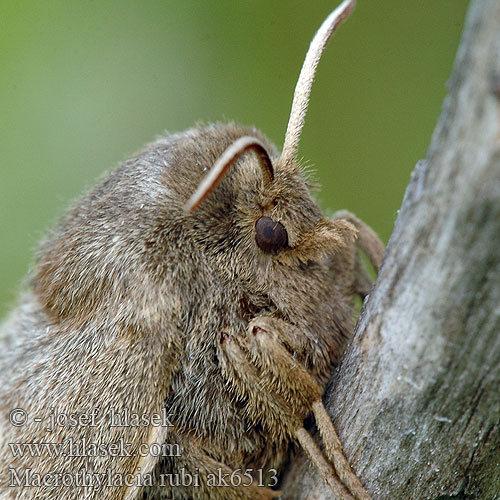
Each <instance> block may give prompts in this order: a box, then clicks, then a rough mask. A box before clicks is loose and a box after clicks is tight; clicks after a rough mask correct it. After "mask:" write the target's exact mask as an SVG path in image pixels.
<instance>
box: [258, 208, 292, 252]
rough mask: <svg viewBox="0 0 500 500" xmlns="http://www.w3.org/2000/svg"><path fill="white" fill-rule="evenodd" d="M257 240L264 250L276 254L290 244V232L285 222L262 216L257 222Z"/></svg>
mask: <svg viewBox="0 0 500 500" xmlns="http://www.w3.org/2000/svg"><path fill="white" fill-rule="evenodd" d="M255 241H256V242H257V245H258V247H259V248H260V249H261V250H262V251H263V252H266V253H274V254H275V253H278V252H279V251H280V250H283V248H286V247H287V246H288V234H287V232H286V229H285V228H284V226H283V224H281V223H279V222H276V221H274V220H273V219H271V218H270V217H261V218H260V219H259V220H258V221H257V223H256V224H255Z"/></svg>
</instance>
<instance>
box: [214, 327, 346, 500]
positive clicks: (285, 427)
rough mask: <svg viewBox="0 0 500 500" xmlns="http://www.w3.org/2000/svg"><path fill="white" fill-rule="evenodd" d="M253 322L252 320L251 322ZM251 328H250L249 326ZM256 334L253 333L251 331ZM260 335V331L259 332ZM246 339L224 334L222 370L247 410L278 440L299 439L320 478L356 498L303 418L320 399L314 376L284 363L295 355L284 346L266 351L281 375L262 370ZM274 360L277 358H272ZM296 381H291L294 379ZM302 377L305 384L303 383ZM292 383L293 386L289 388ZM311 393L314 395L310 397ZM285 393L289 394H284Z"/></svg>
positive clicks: (340, 499) (342, 497)
mask: <svg viewBox="0 0 500 500" xmlns="http://www.w3.org/2000/svg"><path fill="white" fill-rule="evenodd" d="M252 323H253V322H252ZM250 330H251V328H250ZM251 335H253V333H251ZM257 335H258V336H260V333H258V334H257ZM244 340H245V339H240V340H238V339H237V338H236V337H232V336H229V335H227V336H225V337H224V338H223V342H222V344H221V345H222V352H223V353H224V355H223V356H222V357H221V360H222V366H223V370H224V371H226V373H227V375H228V380H231V381H232V382H233V383H234V384H235V385H234V387H235V388H236V389H237V391H238V393H239V395H240V396H241V397H244V396H246V397H247V400H248V406H247V412H248V413H249V415H250V416H251V417H253V419H254V421H255V422H256V423H260V424H261V425H263V426H264V427H265V428H266V429H267V430H268V431H269V433H270V434H271V435H272V436H275V439H276V440H280V439H282V440H288V439H290V438H292V439H295V440H297V441H298V442H299V443H300V445H301V446H302V447H303V448H304V449H305V451H306V453H307V454H308V456H309V458H310V460H311V462H312V463H313V464H314V465H315V467H316V469H317V470H318V472H319V474H320V476H321V478H322V479H323V480H324V481H325V483H326V484H327V485H328V486H329V487H330V489H331V491H332V492H333V494H334V495H335V498H336V499H337V500H354V497H353V496H352V495H351V494H350V493H349V492H348V490H347V489H346V487H345V486H344V485H343V484H342V483H341V482H340V480H339V478H338V477H337V474H336V472H335V469H334V467H333V466H332V464H331V463H330V462H329V461H328V460H327V459H326V457H325V456H324V454H323V452H322V451H321V450H320V448H319V446H318V445H317V444H316V443H315V441H314V440H313V438H312V436H311V435H310V434H309V433H308V432H307V431H306V430H305V429H304V426H303V421H304V418H305V417H306V416H307V415H308V414H309V413H310V412H311V408H310V401H312V399H315V398H320V399H321V391H320V389H319V387H318V385H317V384H316V383H315V382H314V381H313V380H312V377H310V375H309V374H308V373H307V372H305V369H303V368H302V369H301V370H300V373H302V372H305V373H306V377H302V376H300V375H299V374H298V373H297V372H293V370H292V372H291V378H289V377H287V375H289V374H290V370H289V368H290V364H289V362H288V360H287V361H286V366H284V365H282V364H281V362H282V360H283V357H282V355H283V354H284V353H286V357H287V358H289V359H293V358H292V356H290V354H288V352H287V351H286V349H284V348H283V347H281V346H279V347H278V348H277V349H273V348H271V349H267V350H265V351H264V355H265V356H267V355H269V356H270V357H269V359H268V361H267V362H268V363H269V364H273V363H274V364H275V365H276V366H281V367H282V368H284V371H283V372H282V373H281V379H280V378H279V377H278V378H276V377H275V373H276V372H280V370H279V368H278V369H277V370H274V369H273V370H266V369H263V370H259V368H262V365H261V366H260V367H259V366H258V365H257V364H255V363H254V360H253V359H252V356H251V355H250V351H249V350H246V349H245V347H244ZM249 357H250V359H249ZM273 360H274V361H273ZM296 366H299V365H298V364H297V365H296ZM292 380H293V381H294V382H291V381H292ZM300 381H303V384H301V383H300ZM285 386H289V388H290V390H286V389H285ZM311 394H312V395H313V397H312V399H311ZM285 396H286V397H285Z"/></svg>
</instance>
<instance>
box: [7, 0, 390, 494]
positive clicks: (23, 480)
mask: <svg viewBox="0 0 500 500" xmlns="http://www.w3.org/2000/svg"><path fill="white" fill-rule="evenodd" d="M352 8H353V1H351V0H346V1H344V2H343V3H342V4H341V5H340V6H339V7H338V8H337V9H336V10H335V11H334V12H333V13H332V14H331V15H330V16H329V17H328V18H327V20H326V21H325V22H324V23H323V25H322V26H321V28H320V30H319V31H318V33H317V34H316V36H315V38H314V39H313V42H312V43H311V47H310V49H309V52H308V54H307V56H306V60H305V62H304V67H303V69H302V72H301V75H300V77H299V81H298V84H297V88H296V93H295V96H294V103H293V106H292V112H291V116H290V122H289V125H288V129H287V133H286V138H285V144H284V148H283V151H282V153H281V154H279V153H278V151H277V150H276V149H275V148H274V147H273V146H272V145H271V144H270V143H269V141H268V140H267V139H266V137H265V136H263V135H262V134H261V133H260V132H258V131H257V130H255V129H251V128H244V127H240V126H238V125H235V124H225V125H223V124H211V125H206V126H199V127H197V128H195V129H192V130H188V131H186V132H183V133H179V134H174V135H170V136H167V137H165V138H162V139H159V140H157V141H156V142H154V143H152V144H150V145H149V146H147V147H146V148H145V149H144V150H143V151H142V152H141V153H139V154H138V155H137V156H135V157H134V158H132V159H130V160H129V161H126V162H125V163H123V164H122V165H120V166H119V167H118V168H117V169H116V170H114V171H113V172H112V173H111V174H110V175H109V177H108V178H107V179H106V180H104V181H103V182H102V183H101V184H100V185H98V186H97V187H96V188H95V189H93V190H92V191H90V193H89V194H87V195H86V196H84V197H83V198H82V199H81V200H79V202H78V203H77V204H76V205H75V206H74V208H73V209H72V210H71V212H70V213H69V215H68V216H67V218H66V219H65V221H64V222H63V223H62V224H61V225H60V226H58V227H57V228H55V229H54V230H53V232H52V233H51V234H50V235H49V236H48V237H47V238H46V239H45V241H44V242H43V243H42V245H41V248H40V251H39V254H38V260H37V263H36V266H35V268H34V270H33V273H32V276H31V279H30V287H29V289H28V290H27V291H26V292H25V293H24V295H23V296H22V297H21V300H20V304H19V306H18V308H17V309H16V310H15V311H13V313H12V314H11V316H10V317H9V318H8V320H7V322H6V323H5V324H4V325H3V327H2V336H3V338H2V342H3V344H4V348H3V350H2V353H1V358H0V363H1V365H0V376H1V378H2V380H1V384H0V474H1V477H0V479H1V484H0V488H1V489H0V499H2V500H4V499H11V498H12V499H13V498H16V499H32V498H44V499H50V500H52V499H58V498H65V499H81V498H88V499H104V500H117V499H126V500H132V499H138V498H141V499H142V498H145V499H149V500H152V499H167V498H175V499H191V498H192V499H212V500H223V499H227V500H233V499H248V500H250V499H252V500H255V499H257V500H258V499H270V498H275V497H277V496H279V495H280V492H279V491H277V490H276V489H273V487H275V486H276V482H277V477H278V474H279V470H280V468H281V467H282V466H283V464H284V463H285V461H286V459H287V457H288V454H289V449H290V444H291V443H292V442H295V443H298V444H300V445H301V446H302V447H303V448H304V449H305V450H306V452H307V453H308V455H309V457H310V458H311V460H312V462H313V463H314V465H315V466H316V467H317V468H318V470H319V472H320V474H321V475H322V477H323V478H324V480H325V481H326V482H327V483H328V485H329V486H330V488H331V489H332V491H333V493H334V495H335V496H336V497H337V498H342V499H349V498H357V499H368V498H370V497H369V495H368V494H367V493H366V491H365V490H364V489H363V487H362V485H361V483H360V481H359V480H358V479H357V478H356V476H355V475H354V474H353V473H352V471H351V470H350V467H349V464H348V463H347V461H346V460H345V458H344V457H343V454H342V450H341V447H340V443H339V441H338V438H337V436H336V433H335V429H334V428H333V424H332V422H331V420H330V418H329V416H328V414H327V413H326V411H325V409H324V406H323V404H322V403H321V395H322V392H323V389H324V386H325V384H326V382H327V381H328V379H329V377H330V375H331V373H332V369H333V366H334V363H335V362H336V361H337V360H338V358H339V356H340V354H341V353H342V350H343V346H344V343H345V341H346V339H347V338H348V336H349V334H350V332H351V330H352V327H353V324H352V317H353V299H354V296H355V295H361V296H363V295H365V294H366V293H367V291H368V289H369V287H370V285H371V284H370V280H369V278H368V276H367V274H366V272H365V270H364V268H363V266H362V264H361V261H360V260H359V258H358V257H357V254H356V247H360V248H361V249H362V250H364V251H365V253H366V254H367V255H368V257H369V258H370V259H371V261H372V263H373V265H374V266H375V267H378V265H379V264H380V259H381V256H382V251H383V247H382V245H381V243H380V241H379V240H378V238H377V237H376V236H375V235H374V233H373V232H372V231H371V230H370V229H369V228H368V227H367V226H366V225H365V224H363V223H362V222H361V221H359V220H358V219H356V218H355V217H354V216H353V215H351V214H349V213H348V212H341V213H338V214H336V216H334V218H333V219H328V218H326V217H325V216H324V215H323V214H322V212H321V210H320V208H319V207H318V206H317V205H316V204H315V202H314V201H313V200H312V198H311V196H310V194H309V189H308V185H307V180H306V179H305V176H304V174H303V172H302V171H301V169H300V168H299V166H298V164H297V162H296V153H297V147H298V141H299V137H300V132H301V130H302V126H303V122H304V116H305V111H306V108H307V102H308V97H309V93H310V88H311V84H312V80H313V76H314V71H315V68H316V66H317V64H318V61H319V58H320V55H321V53H322V51H323V49H324V47H325V45H326V43H327V41H328V39H329V37H330V36H331V34H332V33H333V31H334V30H335V28H336V27H337V25H338V24H339V23H340V22H341V21H342V20H343V19H344V18H345V17H346V16H347V15H348V14H349V13H350V11H351V10H352ZM206 171H208V175H207V176H205V173H206ZM15 412H17V413H15ZM23 412H24V413H23ZM311 413H312V414H314V416H315V419H316V423H317V425H318V428H319V430H320V433H321V437H322V440H323V444H324V449H325V451H324V452H323V451H321V449H320V448H319V446H318V445H317V444H316V442H315V441H314V440H313V439H312V437H311V436H310V434H309V433H308V432H307V431H306V430H305V429H304V428H303V421H304V419H305V418H306V417H307V416H308V415H309V414H311ZM165 414H167V418H166V420H165V418H164V419H163V420H161V421H159V420H158V418H160V417H161V416H162V415H163V417H165ZM57 415H62V416H63V417H62V418H61V419H59V420H58V419H56V418H55V417H56V416H57ZM117 415H118V417H117ZM125 415H128V416H129V417H130V416H132V420H126V419H125ZM112 416H115V417H114V418H118V419H125V420H122V421H121V424H117V425H114V424H116V420H115V421H113V420H112ZM133 416H137V417H138V419H137V420H135V419H134V418H133ZM85 417H86V418H85ZM156 417H158V418H156ZM19 419H21V420H19ZM23 419H24V420H23ZM20 422H21V423H20ZM50 422H52V424H54V422H55V425H50ZM9 443H10V444H12V443H18V444H21V445H22V444H26V443H44V445H43V446H42V449H41V450H42V451H41V453H39V454H38V455H37V454H36V453H35V454H29V453H25V454H24V455H23V454H19V452H16V450H14V449H13V448H12V446H11V445H10V444H9ZM166 445H170V447H169V446H166ZM173 445H176V446H177V447H175V446H173ZM58 447H59V448H58ZM56 449H59V450H60V451H62V452H59V453H58V452H57V451H54V450H56ZM159 449H161V450H162V452H161V453H157V451H158V450H159ZM165 450H167V451H168V450H174V452H173V453H165ZM181 475H182V477H183V478H185V482H184V483H182V481H181V480H180V477H181ZM189 478H190V479H189ZM230 478H231V479H230ZM180 481H181V484H179V482H180ZM228 481H229V482H228ZM235 481H236V483H237V484H236V483H235ZM185 483H189V484H185ZM224 484H226V486H224Z"/></svg>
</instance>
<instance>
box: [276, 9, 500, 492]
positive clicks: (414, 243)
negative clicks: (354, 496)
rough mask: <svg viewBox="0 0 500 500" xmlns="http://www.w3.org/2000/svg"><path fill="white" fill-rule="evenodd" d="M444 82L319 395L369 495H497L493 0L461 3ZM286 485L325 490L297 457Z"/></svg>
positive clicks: (499, 258) (499, 415)
mask: <svg viewBox="0 0 500 500" xmlns="http://www.w3.org/2000/svg"><path fill="white" fill-rule="evenodd" d="M420 77H421V78H425V75H421V76H420ZM449 87H450V93H449V96H448V97H447V98H446V100H445V102H444V107H443V111H442V115H441V117H440V119H439V123H438V126H437V128H436V131H435V133H434V136H433V139H432V143H431V146H430V149H429V153H428V157H427V159H426V160H425V161H422V162H419V164H418V165H417V167H416V169H415V172H414V174H413V176H412V179H411V182H410V185H409V186H408V188H407V192H406V194H405V197H404V200H403V204H402V207H401V210H400V213H399V215H398V218H397V222H396V225H395V229H394V233H393V235H392V237H391V240H390V242H389V245H388V247H387V251H386V254H385V260H384V264H383V267H382V269H381V272H380V274H379V277H378V280H377V284H376V287H375V288H374V290H373V291H372V293H371V295H370V297H369V299H368V301H367V302H366V303H365V306H364V308H363V311H362V314H361V317H360V321H359V323H358V326H357V329H356V332H355V335H354V337H353V339H352V341H351V343H350V345H349V347H348V349H347V351H346V354H345V357H344V359H343V362H342V364H341V367H340V369H339V371H338V372H337V374H336V376H335V378H334V380H333V381H332V384H331V386H330V388H329V390H328V391H327V394H326V395H325V401H326V402H327V407H328V409H329V411H330V412H331V414H332V415H333V417H334V421H335V424H336V427H337V430H338V432H339V434H340V438H341V440H342V442H343V443H344V449H345V452H346V455H347V457H348V458H349V460H350V462H351V464H352V465H353V468H354V469H355V471H356V472H357V473H358V475H359V476H360V478H361V479H362V481H363V482H364V484H365V485H366V487H367V489H368V490H369V491H370V493H371V494H372V495H373V498H374V499H377V500H386V499H390V500H393V499H394V500H398V499H402V500H411V499H419V500H421V499H433V500H434V499H435V500H437V499H440V500H444V499H448V498H457V499H469V498H470V499H481V500H493V499H500V2H499V1H498V0H476V1H473V2H472V3H471V6H470V9H469V13H468V16H467V21H466V26H465V29H464V35H463V39H462V42H461V44H460V47H459V50H458V54H457V59H456V62H455V68H454V71H453V75H452V78H451V80H450V83H449ZM422 105H423V106H424V105H425V103H422ZM402 119H411V117H405V118H402ZM395 140H397V138H395ZM374 168H375V167H374ZM282 488H283V489H284V490H285V491H287V495H286V496H285V497H284V498H287V499H288V498H293V499H295V500H302V499H309V500H312V499H317V500H320V499H330V498H332V496H331V494H329V493H328V491H327V490H326V489H325V488H324V486H323V485H322V483H321V479H319V478H318V477H317V476H316V475H315V472H314V470H313V469H312V467H311V466H310V465H309V463H308V462H307V461H305V460H304V458H303V457H298V458H297V460H296V461H295V462H294V463H293V466H292V468H291V469H290V470H289V471H288V474H287V476H286V477H285V480H284V483H283V485H282Z"/></svg>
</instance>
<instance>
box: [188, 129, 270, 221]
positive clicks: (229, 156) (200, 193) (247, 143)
mask: <svg viewBox="0 0 500 500" xmlns="http://www.w3.org/2000/svg"><path fill="white" fill-rule="evenodd" d="M249 149H252V150H254V151H255V152H256V153H257V156H258V158H259V163H260V166H261V168H262V173H263V178H264V187H266V186H268V185H269V184H270V183H271V182H272V181H273V179H274V171H273V164H272V162H271V159H270V158H269V155H268V153H267V151H266V148H265V147H264V145H263V144H262V142H260V141H259V140H258V139H256V138H255V137H250V136H244V137H240V138H239V139H237V140H236V141H234V142H233V143H232V144H231V145H230V146H229V147H228V148H227V149H226V150H225V151H224V153H222V155H221V156H220V157H219V158H218V159H217V161H216V162H215V163H214V165H213V167H212V168H211V169H210V170H209V172H208V174H207V175H206V176H205V178H204V179H203V180H202V181H201V182H200V185H199V186H198V188H197V189H196V191H195V192H194V193H193V195H192V196H191V198H189V200H188V201H187V203H186V204H185V205H184V211H185V212H187V213H189V212H192V211H193V210H195V209H196V208H197V207H198V206H199V205H200V204H201V203H202V202H203V200H204V199H205V198H206V197H207V196H208V195H209V194H210V193H211V192H212V191H213V190H214V189H215V188H216V187H217V184H219V182H220V181H221V179H222V177H224V174H225V173H226V172H227V170H228V168H229V167H230V166H231V165H232V164H233V163H234V162H235V161H236V160H237V159H238V158H239V157H240V156H241V155H242V154H243V153H244V152H245V151H248V150H249Z"/></svg>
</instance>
